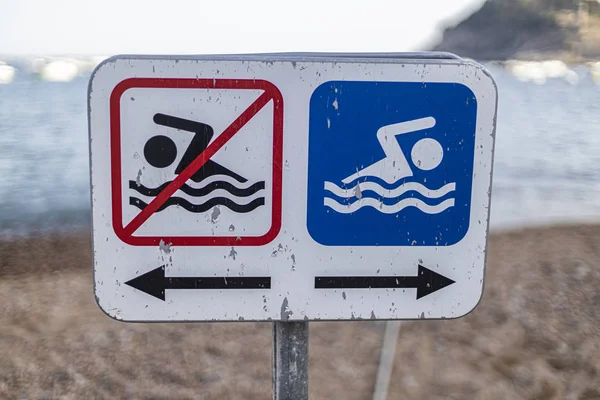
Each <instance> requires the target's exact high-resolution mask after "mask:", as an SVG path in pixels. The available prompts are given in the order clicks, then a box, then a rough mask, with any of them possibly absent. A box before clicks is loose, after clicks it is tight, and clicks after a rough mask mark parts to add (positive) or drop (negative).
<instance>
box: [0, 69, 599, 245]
mask: <svg viewBox="0 0 600 400" xmlns="http://www.w3.org/2000/svg"><path fill="white" fill-rule="evenodd" d="M487 67H488V68H489V69H490V70H491V72H492V73H493V75H494V77H495V79H496V81H497V84H498V88H499V110H498V127H497V136H496V152H495V162H494V185H493V192H492V194H493V197H492V227H493V228H508V227H515V226H523V225H532V224H535V225H538V224H552V223H557V222H560V223H563V222H577V221H586V222H592V221H597V220H600V87H599V86H596V85H595V84H594V83H593V81H592V79H591V77H590V76H589V73H588V72H587V70H586V69H585V68H584V67H577V68H575V70H576V71H577V72H578V73H579V74H580V78H581V81H580V83H579V84H578V85H570V84H569V83H567V82H566V81H564V80H561V79H554V80H549V81H548V82H547V83H546V84H544V85H536V84H533V83H523V82H520V81H518V80H517V79H515V78H514V77H512V76H511V75H509V74H508V73H506V72H505V71H504V70H503V69H502V68H501V67H499V66H497V65H487ZM88 79H89V76H83V77H79V78H77V79H76V80H74V81H72V82H69V83H53V82H45V81H42V80H39V79H36V78H34V77H33V76H31V75H25V74H19V75H17V78H16V79H15V81H14V82H13V83H11V84H8V85H0V232H1V233H3V234H4V235H6V234H15V233H26V232H29V231H32V230H37V229H61V230H63V229H72V228H75V227H82V226H88V225H89V212H90V201H89V170H88V166H89V159H88V156H89V153H88V133H87V103H86V96H87V93H86V91H87V82H88Z"/></svg>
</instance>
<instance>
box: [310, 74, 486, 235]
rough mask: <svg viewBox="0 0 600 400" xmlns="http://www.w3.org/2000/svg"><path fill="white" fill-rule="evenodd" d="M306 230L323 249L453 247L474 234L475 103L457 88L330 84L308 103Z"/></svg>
mask: <svg viewBox="0 0 600 400" xmlns="http://www.w3.org/2000/svg"><path fill="white" fill-rule="evenodd" d="M309 118H310V119H309V151H308V209H307V226H308V232H309V233H310V235H311V237H312V238H313V239H314V240H315V241H317V242H318V243H320V244H322V245H326V246H450V245H453V244H456V243H458V242H459V241H460V240H462V238H464V236H465V235H466V233H467V231H468V229H469V219H470V213H471V189H472V186H473V163H474V155H475V132H476V118H477V102H476V99H475V95H474V94H473V92H472V91H471V90H470V89H469V88H468V87H466V86H464V85H461V84H456V83H415V82H357V81H330V82H326V83H324V84H322V85H321V86H319V87H318V88H317V89H316V90H315V91H314V93H313V95H312V97H311V100H310V116H309Z"/></svg>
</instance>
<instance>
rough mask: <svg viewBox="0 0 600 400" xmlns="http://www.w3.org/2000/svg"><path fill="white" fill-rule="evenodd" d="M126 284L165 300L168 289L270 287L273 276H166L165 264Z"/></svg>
mask: <svg viewBox="0 0 600 400" xmlns="http://www.w3.org/2000/svg"><path fill="white" fill-rule="evenodd" d="M125 284H126V285H128V286H131V287H132V288H135V289H137V290H141V291H142V292H144V293H147V294H149V295H150V296H154V297H156V298H157V299H161V300H163V301H164V300H165V290H167V289H270V288H271V278H270V277H254V276H252V277H248V276H236V277H225V276H220V277H217V276H209V277H172V278H169V277H166V276H165V266H164V265H163V266H160V267H158V268H156V269H153V270H152V271H150V272H146V273H145V274H143V275H140V276H138V277H137V278H133V279H132V280H130V281H127V282H125Z"/></svg>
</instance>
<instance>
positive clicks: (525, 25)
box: [433, 0, 600, 62]
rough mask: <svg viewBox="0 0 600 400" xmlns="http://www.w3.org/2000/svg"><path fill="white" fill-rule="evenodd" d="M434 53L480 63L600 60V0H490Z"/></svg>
mask: <svg viewBox="0 0 600 400" xmlns="http://www.w3.org/2000/svg"><path fill="white" fill-rule="evenodd" d="M433 49H434V50H439V51H450V52H453V53H456V54H459V55H461V56H463V57H470V58H474V59H477V60H507V59H527V60H543V59H561V60H564V61H566V62H582V61H588V60H597V59H599V58H600V0H487V2H485V3H484V4H483V6H482V7H481V8H480V9H479V10H478V11H476V12H475V13H473V14H472V15H471V16H469V17H468V18H466V19H465V20H463V21H462V22H460V23H458V24H457V25H456V26H451V27H450V26H449V27H445V29H444V32H443V38H442V40H441V41H440V43H438V44H437V45H435V46H434V48H433Z"/></svg>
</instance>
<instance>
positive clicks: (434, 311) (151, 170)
mask: <svg viewBox="0 0 600 400" xmlns="http://www.w3.org/2000/svg"><path fill="white" fill-rule="evenodd" d="M88 106H89V107H88V109H89V116H88V118H89V129H90V157H91V162H90V168H91V171H90V175H91V195H92V196H91V200H92V216H93V243H94V253H93V254H94V261H93V263H94V266H93V271H94V292H95V297H96V300H97V303H98V305H99V307H100V308H101V309H102V310H103V311H104V312H105V313H106V314H107V315H108V316H110V317H112V318H114V319H117V320H122V321H136V322H176V321H187V322H214V321H265V322H267V321H268V322H272V323H273V393H274V398H275V399H304V398H307V396H308V389H307V388H308V385H307V381H308V364H307V363H308V361H307V360H308V321H318V320H330V321H331V320H338V321H340V320H347V321H349V320H365V319H368V320H406V319H441V318H458V317H461V316H463V315H466V314H467V313H469V312H470V311H471V310H472V309H473V308H474V307H476V305H477V304H478V302H479V300H480V298H481V296H482V293H483V287H484V277H485V259H486V246H487V237H488V225H489V207H490V190H491V179H492V161H493V149H494V140H495V124H496V108H497V90H496V85H495V83H494V80H493V78H492V77H491V75H490V74H489V72H488V71H487V70H485V68H483V67H482V66H481V65H479V64H477V63H474V62H470V61H466V60H462V59H460V58H459V57H457V56H454V55H452V54H448V53H405V54H393V53H375V54H348V53H342V54H312V53H282V54H256V55H221V56H189V57H174V56H117V57H113V58H110V59H108V60H106V61H104V62H103V63H102V64H101V65H99V66H98V68H97V69H96V70H95V71H94V73H93V74H92V77H91V79H90V84H89V91H88Z"/></svg>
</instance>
